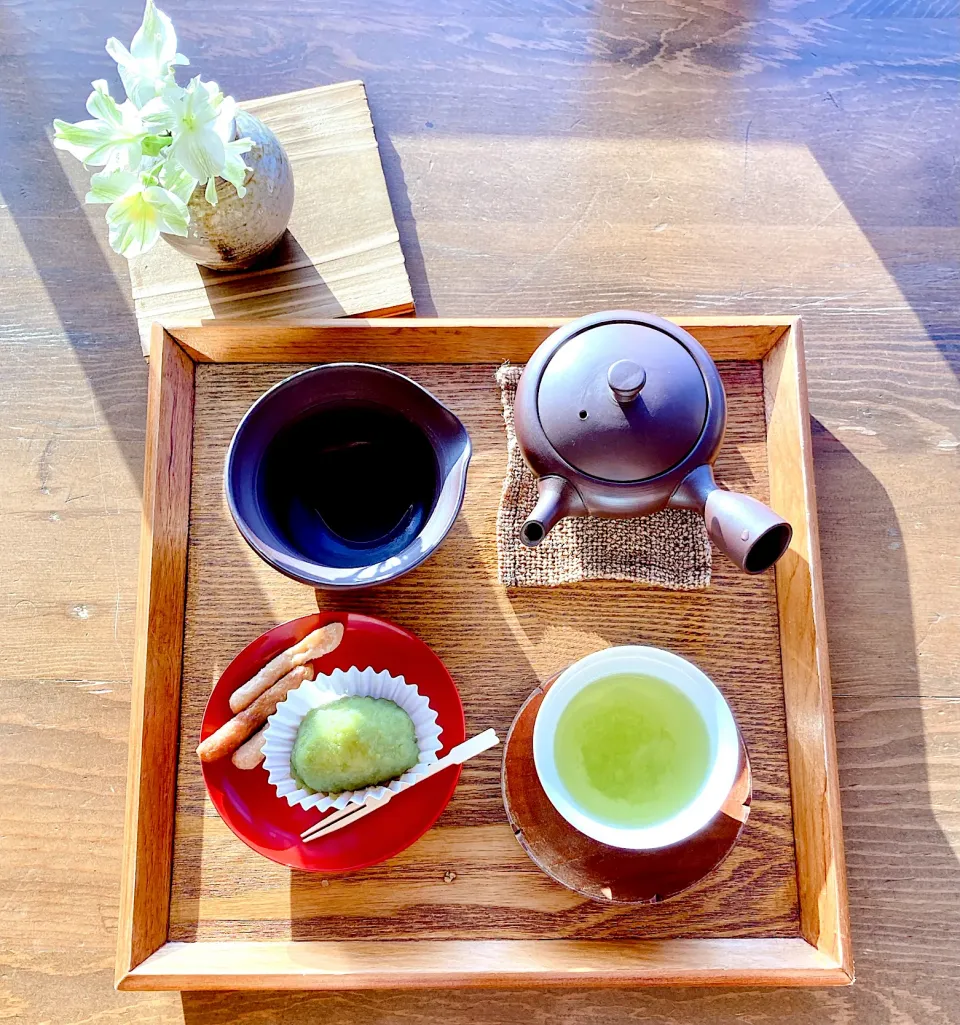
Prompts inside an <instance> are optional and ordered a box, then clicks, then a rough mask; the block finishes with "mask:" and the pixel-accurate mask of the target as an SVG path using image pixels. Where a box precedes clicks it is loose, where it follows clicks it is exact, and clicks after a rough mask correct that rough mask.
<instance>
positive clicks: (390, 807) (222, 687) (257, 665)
mask: <svg viewBox="0 0 960 1025" xmlns="http://www.w3.org/2000/svg"><path fill="white" fill-rule="evenodd" d="M333 622H340V623H343V624H344V627H345V629H344V634H343V640H342V641H341V642H340V646H339V647H338V648H337V649H336V650H335V651H332V652H331V653H330V654H329V655H325V656H324V657H323V658H321V659H318V660H317V661H316V662H314V669H315V670H316V671H317V674H318V675H319V674H321V673H329V672H330V671H331V670H333V669H349V668H350V666H357V668H359V669H365V668H366V667H367V666H372V667H373V668H374V669H375V670H376V671H378V672H379V671H381V670H383V669H386V670H387V671H388V672H390V673H392V674H393V675H394V676H403V677H404V679H406V681H407V683H411V684H415V685H416V687H417V688H418V689H419V691H420V693H421V694H423V695H425V696H426V697H427V699H428V700H429V702H430V707H431V708H432V709H433V710H434V711H435V712H436V713H437V722H438V723H439V725H440V727H441V728H442V731H443V732H442V733H441V734H440V741H441V743H442V744H443V747H442V749H441V750H440V751H438V752H437V754H438V756H439V755H444V754H446V753H447V752H448V751H449V750H450V749H451V748H453V747H456V746H457V744H461V743H463V741H464V740H465V739H466V734H465V732H464V730H465V726H464V720H463V706H462V705H461V704H460V695H459V694H458V693H457V688H456V685H455V684H454V682H453V680H452V678H451V677H450V674H449V673H448V672H447V670H446V667H445V666H444V664H443V663H442V662H441V661H440V659H439V657H438V656H437V655H436V654H435V653H434V652H433V651H431V650H430V648H428V647H427V645H426V644H424V643H423V641H421V640H420V639H419V638H418V637H414V635H413V634H411V633H407V631H406V630H401V629H400V627H398V626H394V625H393V624H392V623H387V622H386V621H384V620H382V619H375V618H374V617H373V616H361V615H355V614H354V613H349V614H346V613H329V612H328V613H316V614H314V615H312V616H304V617H303V618H302V619H294V620H292V621H291V622H289V623H284V624H283V625H282V626H277V627H274V629H273V630H270V631H268V632H267V633H265V634H263V635H262V636H261V637H258V638H257V639H256V640H255V641H253V642H252V643H251V644H248V645H247V646H246V647H245V648H244V649H243V651H241V652H240V654H239V655H237V657H236V658H235V659H234V660H233V661H232V662H231V663H230V665H229V666H227V668H226V671H225V672H224V674H223V675H222V676H221V677H220V679H219V680H218V681H217V685H216V686H215V687H214V688H213V693H212V694H211V695H210V700H209V701H208V702H207V707H206V709H205V711H204V713H203V724H202V725H201V728H200V737H201V739H205V738H206V737H208V736H210V734H211V733H213V732H214V731H215V730H216V729H218V728H219V727H220V726H222V725H223V724H224V723H225V722H226V721H227V720H228V719H229V718H230V717H231V712H230V706H229V704H228V701H229V698H230V695H231V694H232V693H233V692H234V690H236V689H237V687H239V686H240V685H241V684H243V683H245V682H246V681H247V680H249V679H250V677H252V676H253V675H254V674H255V673H256V672H257V671H258V670H260V669H261V668H262V667H263V666H264V665H266V663H267V662H269V661H270V659H272V658H274V657H275V656H276V655H279V654H280V652H281V651H283V650H284V649H285V648H289V647H290V646H291V645H292V644H296V643H297V641H300V640H302V639H303V638H304V637H306V636H307V634H308V633H310V632H311V631H312V630H316V629H317V627H320V626H324V625H325V624H326V623H333ZM202 770H203V781H204V783H206V786H207V793H209V794H210V800H212V801H213V804H214V806H215V807H216V809H217V811H218V812H219V813H220V817H221V818H222V819H223V821H224V822H226V824H227V825H228V826H229V827H230V828H231V829H232V830H233V832H234V833H236V835H237V836H238V837H239V838H240V839H241V840H242V841H243V842H244V843H245V844H246V845H247V846H248V847H251V848H252V849H253V850H255V851H257V852H258V853H259V854H262V855H263V856H264V857H265V858H269V859H270V860H271V861H275V862H277V863H278V864H280V865H288V866H289V867H290V868H296V869H300V870H301V871H304V872H323V873H327V874H330V875H334V874H337V873H342V872H355V871H357V870H359V869H361V868H367V867H369V866H370V865H376V864H378V863H379V862H381V861H386V860H387V859H388V858H392V857H393V856H394V855H396V854H399V853H400V851H402V850H405V849H406V848H407V847H409V846H410V845H411V844H412V843H415V842H416V841H417V840H419V839H420V837H421V836H423V834H424V833H425V832H426V831H427V830H428V829H429V828H430V827H431V826H432V825H433V824H434V822H436V821H437V819H438V818H439V817H440V814H441V812H442V811H443V809H444V808H445V807H446V806H447V803H448V802H449V800H450V798H451V797H452V796H453V792H454V790H455V789H456V787H457V781H458V780H459V779H460V766H459V765H457V766H451V767H450V768H449V769H445V770H444V771H443V772H440V773H438V774H437V775H436V776H432V777H431V778H430V779H427V780H424V782H423V783H418V784H417V786H415V787H412V788H411V789H409V790H405V791H403V792H402V793H399V794H397V796H396V797H394V798H393V799H392V800H391V801H390V803H389V804H387V805H386V806H385V807H383V808H380V809H378V810H377V811H375V812H373V813H372V814H370V815H367V816H366V817H365V818H363V819H361V820H360V821H359V822H357V823H355V824H354V825H351V826H346V827H345V828H343V829H341V830H338V831H337V832H335V833H332V834H331V835H330V836H327V837H323V838H321V839H319V840H314V841H313V842H312V843H303V841H302V840H301V839H300V834H301V833H302V832H303V831H304V830H305V829H306V828H307V827H308V826H311V825H313V824H314V823H315V822H318V821H319V820H320V816H319V814H318V813H317V812H316V810H311V811H304V810H303V809H302V808H300V807H293V808H291V807H289V806H288V804H287V802H286V801H285V800H284V799H283V798H280V797H278V796H277V791H276V789H275V788H274V787H273V786H272V785H271V784H270V783H268V782H267V772H266V770H265V769H264V768H263V765H262V764H261V765H259V766H257V768H256V769H249V770H242V769H237V768H235V767H234V766H233V763H232V762H231V761H230V759H229V758H221V759H220V760H219V761H216V762H208V763H204V764H202ZM326 814H329V813H326Z"/></svg>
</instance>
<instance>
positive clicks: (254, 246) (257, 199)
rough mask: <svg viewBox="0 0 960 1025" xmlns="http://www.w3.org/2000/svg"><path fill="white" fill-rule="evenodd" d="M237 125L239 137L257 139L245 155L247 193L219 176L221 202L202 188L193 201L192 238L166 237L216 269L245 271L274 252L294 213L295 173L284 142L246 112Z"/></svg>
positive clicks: (236, 137)
mask: <svg viewBox="0 0 960 1025" xmlns="http://www.w3.org/2000/svg"><path fill="white" fill-rule="evenodd" d="M235 123H236V130H235V134H234V138H235V139H239V138H244V137H246V138H248V139H251V140H253V147H252V149H250V150H249V151H248V152H247V153H245V154H244V156H243V160H244V163H245V164H246V165H247V168H248V170H247V177H246V180H245V184H246V188H247V192H246V195H245V196H244V197H243V198H241V197H240V196H238V195H237V190H236V189H235V188H234V187H233V186H232V185H231V184H230V183H229V182H228V181H225V180H224V179H223V178H217V180H216V184H217V200H218V202H217V205H216V206H213V205H212V204H210V203H208V202H207V200H206V198H205V197H204V190H203V188H201V187H199V186H198V187H197V188H196V189H195V190H194V192H193V195H192V196H191V197H190V200H189V202H188V203H187V206H188V208H189V210H190V234H189V235H187V236H186V237H185V238H182V237H180V236H179V235H170V234H167V233H163V238H164V239H165V240H166V241H167V242H168V243H169V244H170V245H171V246H173V248H174V249H176V250H178V251H179V252H181V253H183V254H184V255H185V256H188V257H190V259H191V260H194V261H195V262H196V263H198V264H200V266H201V267H209V268H210V269H211V270H219V271H229V270H243V269H244V268H245V267H249V266H250V265H251V264H252V263H253V262H254V261H255V260H257V259H258V258H259V257H261V256H264V255H265V254H266V253H268V252H270V250H271V249H273V247H274V246H275V245H276V244H277V243H278V242H279V241H280V238H281V237H282V235H283V233H284V231H285V230H286V227H287V222H288V221H289V220H290V212H291V210H292V209H293V173H292V171H291V169H290V161H289V159H288V158H287V154H286V153H285V152H284V149H283V146H281V145H280V140H279V139H278V138H277V137H276V136H275V135H274V134H273V132H271V131H270V129H269V128H268V127H267V126H266V125H265V124H264V123H263V122H262V121H261V120H260V119H259V118H256V117H254V116H253V115H252V114H248V113H247V112H246V111H245V110H237V115H236V119H235Z"/></svg>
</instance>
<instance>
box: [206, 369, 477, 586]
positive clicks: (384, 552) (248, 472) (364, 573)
mask: <svg viewBox="0 0 960 1025" xmlns="http://www.w3.org/2000/svg"><path fill="white" fill-rule="evenodd" d="M469 460H470V439H469V436H468V435H467V432H466V429H465V428H464V427H463V424H461V423H460V421H459V420H458V419H457V417H455V416H454V415H453V414H452V413H451V412H450V411H449V410H448V409H447V408H446V407H445V406H443V405H441V403H439V402H438V401H437V400H436V399H435V398H434V397H433V396H432V395H431V394H430V393H429V392H427V391H426V390H425V389H423V388H421V387H420V386H419V385H418V384H416V383H415V382H413V381H411V380H410V379H409V378H407V377H404V376H403V375H401V374H397V373H395V372H394V371H391V370H387V369H386V368H383V367H376V366H370V365H367V364H358V363H337V364H328V365H326V366H321V367H314V368H312V369H311V370H307V371H303V372H301V373H299V374H295V375H294V376H293V377H290V378H287V380H286V381H283V382H281V383H280V384H279V385H277V386H276V387H275V388H273V389H271V390H270V391H269V392H267V393H266V395H264V396H262V397H261V398H260V399H259V400H258V401H257V402H256V403H255V404H254V405H253V406H252V407H251V409H250V410H249V412H248V413H247V415H246V416H245V417H244V419H243V420H242V421H241V423H240V426H239V427H238V428H237V431H236V434H235V435H234V439H233V442H232V443H231V446H230V451H229V453H228V455H227V466H226V481H225V483H226V491H227V501H228V504H229V506H230V511H231V513H232V514H233V517H234V520H235V522H236V524H237V526H238V528H239V529H240V532H241V533H242V534H243V536H244V537H245V538H246V540H247V541H248V543H249V544H250V545H251V547H253V549H254V550H255V551H256V552H257V553H258V554H260V555H261V556H262V557H263V558H264V559H266V561H267V562H269V563H270V564H271V565H273V566H275V567H276V568H277V569H279V570H281V571H282V572H284V573H287V574H288V575H289V576H292V577H294V578H296V579H298V580H302V581H304V582H305V583H309V584H312V585H313V586H316V587H363V586H369V585H370V584H373V583H379V582H382V581H383V580H389V579H392V578H393V577H396V576H399V575H400V574H401V573H404V572H406V571H407V570H408V569H411V568H413V566H415V565H417V564H418V563H420V562H422V561H423V560H424V559H425V558H426V557H427V556H428V555H429V554H430V553H431V552H432V551H433V550H434V549H435V548H436V547H437V545H439V543H440V541H442V540H443V537H444V536H445V535H446V533H447V532H448V531H449V529H450V527H451V526H452V525H453V521H454V519H455V518H456V515H457V512H458V511H459V508H460V504H461V502H462V500H463V492H464V488H465V485H466V471H467V464H468V463H469Z"/></svg>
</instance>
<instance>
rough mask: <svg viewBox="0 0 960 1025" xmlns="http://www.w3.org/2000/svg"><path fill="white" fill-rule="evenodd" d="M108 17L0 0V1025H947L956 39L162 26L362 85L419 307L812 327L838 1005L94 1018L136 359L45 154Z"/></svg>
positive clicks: (344, 5)
mask: <svg viewBox="0 0 960 1025" xmlns="http://www.w3.org/2000/svg"><path fill="white" fill-rule="evenodd" d="M137 6H138V5H137V4H136V3H129V4H125V5H123V9H122V10H121V9H120V5H117V4H116V3H113V2H107V0H97V2H91V3H88V4H84V5H82V7H81V6H80V5H76V4H74V3H70V2H67V0H35V2H34V3H30V4H26V3H8V4H5V5H4V6H3V7H2V8H0V54H2V57H3V64H2V66H3V75H2V77H0V109H2V115H0V141H2V145H0V192H2V204H3V209H2V210H0V240H2V246H0V270H2V274H0V297H2V303H0V307H2V313H0V331H2V339H3V349H2V355H0V375H2V376H0V382H2V384H0V461H2V462H0V465H2V468H3V477H4V487H3V490H2V492H0V495H2V497H0V503H2V506H0V508H2V520H0V522H2V529H0V602H2V611H3V616H2V619H0V624H2V625H0V660H2V661H0V722H2V724H3V727H2V736H3V742H2V744H0V766H2V777H0V778H2V782H3V795H4V796H3V799H2V800H0V809H2V812H0V814H2V818H3V821H2V826H0V965H2V969H0V1018H3V1019H5V1020H6V1019H9V1020H14V1021H23V1022H25V1023H30V1025H39V1023H41V1022H48V1023H50V1025H60V1023H80V1022H84V1023H107V1022H109V1023H110V1025H120V1023H126V1022H130V1023H133V1022H137V1023H147V1022H151V1023H154V1022H155V1023H160V1022H164V1023H165V1022H180V1021H181V1020H184V1021H186V1022H189V1023H193V1025H199V1023H203V1025H208V1023H211V1025H212V1023H216V1022H224V1023H227V1022H230V1023H234V1022H241V1023H246V1022H250V1023H253V1022H273V1021H278V1022H279V1021H282V1022H284V1023H285V1025H296V1023H299V1022H313V1021H317V1020H322V1019H323V1018H329V1019H331V1020H334V1021H336V1022H338V1023H344V1025H349V1023H352V1022H357V1023H360V1022H363V1023H379V1022H384V1023H386V1022H394V1021H397V1020H401V1019H402V1020H405V1021H417V1022H420V1021H422V1022H433V1021H437V1020H445V1021H446V1022H448V1023H450V1025H461V1023H463V1025H466V1023H472V1022H474V1021H477V1020H479V1019H481V1018H483V1019H484V1020H486V1021H490V1022H493V1023H499V1022H503V1023H507V1022H511V1023H512V1022H524V1023H530V1022H540V1021H548V1020H550V1021H554V1020H560V1021H564V1022H570V1023H584V1025H585V1023H588V1022H592V1021H609V1022H627V1021H631V1022H633V1021H647V1020H650V1021H658V1022H694V1021H696V1022H702V1023H708V1025H713V1023H716V1025H719V1023H726V1022H734V1021H750V1022H761V1021H772V1020H780V1021H791V1022H799V1023H807V1022H809V1023H814V1022H816V1023H822V1022H832V1023H837V1025H840V1023H843V1025H849V1023H853V1022H856V1023H860V1022H863V1023H865V1025H875V1023H897V1025H911V1023H923V1025H947V1023H950V1022H955V1021H956V1020H957V1017H958V1014H960V1010H958V1008H960V984H958V981H957V979H958V973H960V862H958V854H960V777H958V768H960V672H958V669H960V655H958V652H960V587H958V580H960V574H958V555H960V522H958V517H957V515H956V508H957V494H958V484H960V469H958V463H957V460H958V458H960V452H958V450H960V383H958V381H957V374H958V373H960V347H958V341H960V317H958V313H957V294H958V292H957V290H958V284H960V268H958V260H957V254H958V251H960V230H958V183H957V167H958V159H960V145H958V130H957V129H958V123H960V122H958V115H960V93H958V90H957V83H956V77H957V67H958V64H957V51H958V45H960V44H958V13H960V11H958V8H957V6H956V4H955V3H953V4H951V3H950V2H946V3H944V2H942V0H940V2H934V0H900V2H898V3H882V2H879V0H852V2H846V0H844V2H842V3H841V2H837V0H811V2H809V3H805V4H788V3H782V2H775V0H768V2H761V0H757V2H755V3H752V4H749V3H746V2H744V3H739V4H736V3H726V4H706V3H699V2H691V3H685V4H681V3H678V2H666V0H648V2H633V0H631V2H628V3H625V4H621V3H603V2H601V0H597V2H595V3H586V2H584V0H517V2H516V3H506V2H496V0H470V2H467V3H462V2H458V3H453V2H451V0H422V2H421V3H418V4H409V3H402V2H398V0H381V2H379V3H377V4H375V5H371V4H370V3H366V2H360V0H331V2H328V3H324V4H322V5H316V4H311V3H306V2H304V0H288V2H286V3H283V4H277V3H270V2H268V0H252V2H251V3H248V4H246V5H240V6H239V7H238V6H237V5H234V4H229V5H228V4H226V3H224V2H221V0H218V2H216V3H214V2H211V3H205V4H193V5H188V4H187V3H186V2H185V0H168V2H167V3H165V4H164V5H163V6H164V9H165V10H167V12H168V13H169V14H171V15H172V17H173V18H174V21H175V24H176V25H177V26H178V28H179V30H180V36H181V44H180V49H181V50H183V51H184V52H186V53H187V54H188V55H190V56H191V58H192V59H193V61H194V64H195V65H196V67H197V69H198V70H200V71H202V72H203V73H204V74H205V75H207V76H210V77H213V78H217V79H218V80H219V81H220V82H221V83H222V84H223V85H224V86H225V87H227V88H228V89H229V90H230V91H232V92H233V93H234V94H235V95H236V96H237V97H238V98H240V99H243V98H244V97H248V96H254V95H262V94H265V93H279V92H283V91H287V90H292V89H299V88H304V87H307V86H311V85H316V84H322V83H324V82H333V81H338V80H345V79H349V78H355V77H362V78H363V79H364V80H365V81H366V84H367V89H368V93H369V97H370V105H371V108H372V110H373V117H374V122H375V124H376V126H377V129H378V134H379V139H380V145H381V151H382V154H383V159H384V164H385V169H386V172H387V180H388V184H389V187H390V190H391V196H392V200H393V205H394V209H395V211H396V215H397V220H398V223H399V226H400V232H401V238H402V243H403V247H404V250H405V253H406V258H407V264H408V267H409V270H410V275H411V278H412V281H413V288H414V295H415V298H416V301H417V306H418V309H419V312H420V314H421V315H430V314H434V313H439V314H443V315H450V316H455V315H494V314H496V315H510V314H541V315H547V314H552V315H568V314H577V313H582V312H586V311H588V310H594V309H598V308H604V307H606V308H610V307H617V306H628V307H630V306H632V307H640V308H648V309H653V310H656V311H658V312H661V313H665V314H668V315H669V314H671V313H674V314H678V313H702V312H716V311H728V312H736V313H767V312H775V313H800V314H802V315H803V317H804V319H805V325H806V339H807V346H808V359H809V370H810V389H811V396H810V397H811V406H812V409H813V415H814V417H815V421H814V425H813V426H814V432H815V445H816V470H817V485H818V489H819V505H820V522H821V536H822V543H823V555H824V567H825V577H826V590H827V603H828V617H829V631H830V642H831V649H832V650H831V655H832V658H831V663H832V671H833V680H834V688H835V702H836V710H837V716H838V730H839V742H840V753H841V782H842V785H843V791H844V795H843V796H844V825H845V828H846V842H847V860H848V867H849V877H850V891H851V911H852V917H853V927H854V952H855V955H856V959H857V969H858V981H857V983H856V985H855V986H853V987H852V988H850V989H847V990H840V991H796V992H778V993H770V992H750V991H706V992H693V991H674V990H662V991H645V992H619V991H615V990H614V991H604V992H595V991H589V990H573V991H566V992H564V991H549V990H548V991H540V992H533V991H528V992H522V991H520V992H497V993H484V992H474V993H464V994H457V993H430V992H421V993H409V994H405V995H399V996H398V995H393V994H388V993H368V994H358V995H353V996H343V997H341V996H337V995H326V996H303V997H297V996H289V995H288V996H278V995H276V994H269V993H266V994H259V995H250V994H247V995H244V996H242V997H240V996H231V995H228V994H210V995H195V996H188V997H186V998H184V999H183V1000H182V1001H181V1000H180V998H179V997H177V996H176V995H171V994H167V995H161V994H158V995H153V996H150V995H147V996H143V995H136V994H117V993H114V992H113V990H112V986H111V980H112V961H113V950H114V934H115V919H116V913H117V899H118V882H117V878H118V870H119V862H120V846H121V818H122V807H123V786H124V783H123V781H124V772H125V765H126V731H127V714H128V701H129V686H130V679H129V678H130V659H131V652H132V629H133V613H134V582H135V576H136V559H137V535H138V529H139V502H140V486H141V472H142V459H143V426H144V413H145V398H146V395H145V386H146V368H145V367H144V365H143V362H142V360H141V358H140V355H139V345H138V341H137V330H136V324H135V321H134V316H133V311H132V303H131V298H130V292H129V285H128V282H127V273H126V268H125V266H124V265H123V261H122V260H121V259H120V258H118V257H114V256H113V255H112V254H111V253H110V252H109V250H108V249H107V246H106V230H105V227H104V225H103V223H102V220H101V215H102V209H103V208H102V207H101V208H88V209H84V208H83V207H82V206H81V205H80V200H81V199H82V196H83V193H84V191H85V188H86V185H85V178H84V175H83V173H82V171H81V169H80V168H79V166H78V165H76V164H75V163H74V162H72V161H71V159H70V158H68V157H66V156H65V155H63V154H58V153H55V152H54V150H53V149H52V148H51V146H50V144H49V135H50V121H51V120H52V118H53V117H55V116H63V117H67V118H70V119H78V118H80V117H82V116H83V113H82V103H83V99H84V98H85V95H86V92H87V88H88V84H89V82H90V81H91V80H92V79H94V78H98V77H102V76H104V75H107V74H108V72H109V70H110V68H109V60H108V58H107V57H106V55H105V54H104V52H103V49H102V46H103V41H104V39H105V38H106V37H107V36H108V35H114V34H115V35H117V36H119V37H120V38H121V39H124V40H129V38H130V36H131V35H132V33H133V30H134V28H135V27H136V24H137V23H138V21H139V11H138V10H137Z"/></svg>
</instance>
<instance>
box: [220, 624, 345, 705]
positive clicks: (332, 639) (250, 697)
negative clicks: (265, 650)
mask: <svg viewBox="0 0 960 1025" xmlns="http://www.w3.org/2000/svg"><path fill="white" fill-rule="evenodd" d="M341 640H343V623H328V624H327V625H326V626H322V627H320V629H319V630H314V631H313V633H309V634H307V636H306V637H304V639H303V640H302V641H298V642H297V643H296V644H294V645H293V646H292V647H290V648H287V650H286V651H281V652H280V654H279V655H277V657H276V658H274V659H271V660H270V661H269V662H268V663H267V664H266V665H265V666H264V667H263V669H261V670H260V672H259V673H257V675H256V676H254V677H253V678H252V679H250V680H248V681H247V682H246V683H245V684H243V686H241V687H238V688H237V689H236V690H235V691H234V692H233V693H232V694H231V695H230V711H231V712H242V711H243V709H245V708H246V707H247V706H248V705H250V704H252V703H253V702H254V701H255V700H256V699H257V698H258V697H260V695H261V694H262V693H263V692H264V691H265V690H267V688H268V687H272V686H273V685H274V684H275V683H276V682H277V680H279V679H280V677H281V676H283V675H284V674H285V673H289V672H290V670H291V669H293V668H294V667H295V666H302V665H303V664H304V663H305V662H312V661H313V659H315V658H321V657H322V656H324V655H328V654H329V653H330V652H331V651H333V649H334V648H336V647H337V645H338V644H339V643H340V641H341Z"/></svg>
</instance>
